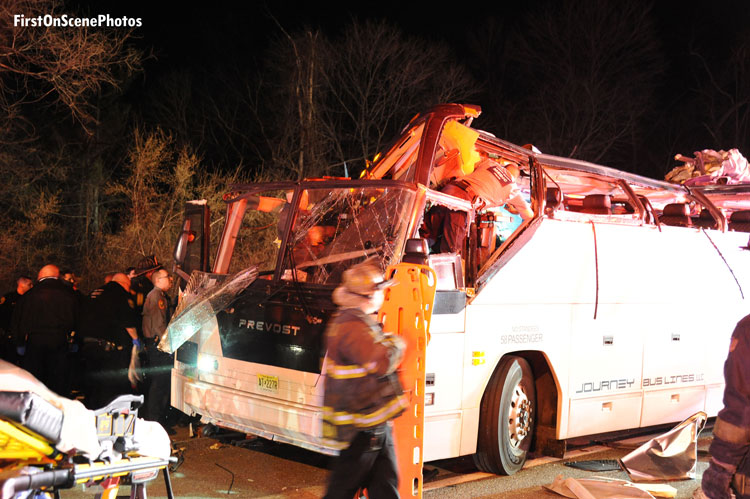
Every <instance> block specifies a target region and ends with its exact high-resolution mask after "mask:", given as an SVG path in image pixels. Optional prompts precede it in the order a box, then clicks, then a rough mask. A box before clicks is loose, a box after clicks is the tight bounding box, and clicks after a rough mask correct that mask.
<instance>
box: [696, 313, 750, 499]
mask: <svg viewBox="0 0 750 499" xmlns="http://www.w3.org/2000/svg"><path fill="white" fill-rule="evenodd" d="M748 359H750V315H749V316H747V317H745V318H744V319H742V320H741V321H740V322H739V323H738V324H737V327H736V328H735V329H734V333H732V340H731V343H730V344H729V355H728V356H727V360H726V362H725V363H724V381H725V383H726V385H725V387H724V408H723V409H722V410H721V411H720V412H719V415H718V417H717V418H716V424H715V425H714V431H713V432H714V439H713V441H712V442H711V447H709V449H708V452H709V453H710V454H711V464H710V465H709V467H708V469H707V470H706V471H705V472H704V473H703V480H702V483H701V487H702V489H703V494H705V497H709V498H711V499H728V498H730V497H733V496H732V495H731V494H732V491H733V492H734V494H735V497H737V498H745V499H747V498H750V362H748ZM694 497H701V494H700V490H697V491H696V494H695V495H694Z"/></svg>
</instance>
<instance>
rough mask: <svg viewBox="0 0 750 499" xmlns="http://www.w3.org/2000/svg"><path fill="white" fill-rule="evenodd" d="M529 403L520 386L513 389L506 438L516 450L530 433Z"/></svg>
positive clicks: (530, 415) (530, 416)
mask: <svg viewBox="0 0 750 499" xmlns="http://www.w3.org/2000/svg"><path fill="white" fill-rule="evenodd" d="M531 411H532V409H531V401H530V400H529V398H528V397H527V396H526V392H524V390H523V388H522V387H521V385H520V384H518V385H516V387H515V388H514V389H513V396H512V398H511V401H510V408H509V411H508V436H509V437H510V444H511V445H512V446H513V447H515V448H518V447H519V446H520V445H521V442H523V439H524V438H526V437H527V436H528V435H529V433H530V432H531V425H532V414H531Z"/></svg>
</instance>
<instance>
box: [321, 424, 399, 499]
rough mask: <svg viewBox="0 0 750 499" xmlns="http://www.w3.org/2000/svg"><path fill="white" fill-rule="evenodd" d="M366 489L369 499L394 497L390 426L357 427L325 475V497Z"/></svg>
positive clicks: (394, 466) (343, 498)
mask: <svg viewBox="0 0 750 499" xmlns="http://www.w3.org/2000/svg"><path fill="white" fill-rule="evenodd" d="M358 489H367V494H368V497H369V498H370V499H381V498H398V497H399V494H398V468H397V464H396V452H395V449H394V447H393V435H392V433H391V426H390V425H389V424H385V425H382V426H379V427H377V428H373V429H370V430H365V431H360V432H359V433H357V434H356V435H355V437H354V439H353V440H352V443H351V444H350V445H349V447H347V448H346V449H344V450H343V451H341V454H340V455H339V457H338V458H337V460H336V462H335V464H334V466H333V470H332V471H331V475H330V477H329V479H328V490H327V491H326V495H325V498H326V499H338V498H341V499H352V497H354V494H355V493H356V492H357V490H358Z"/></svg>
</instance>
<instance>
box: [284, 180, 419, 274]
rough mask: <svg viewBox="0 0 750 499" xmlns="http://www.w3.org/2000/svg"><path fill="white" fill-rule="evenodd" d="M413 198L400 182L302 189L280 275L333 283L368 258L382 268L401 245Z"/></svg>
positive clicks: (393, 257)
mask: <svg viewBox="0 0 750 499" xmlns="http://www.w3.org/2000/svg"><path fill="white" fill-rule="evenodd" d="M414 198H415V191H414V190H412V189H410V188H408V187H406V186H401V185H384V184H379V185H377V186H367V187H362V186H357V187H339V188H332V186H331V185H330V184H328V185H326V186H325V187H323V186H322V185H321V187H319V188H318V187H317V186H316V187H315V188H306V189H302V190H301V191H300V194H299V197H298V200H299V202H298V208H297V216H296V217H295V220H294V225H293V227H292V231H291V235H290V238H289V243H288V245H287V250H286V251H287V252H286V254H285V257H284V260H283V261H284V264H283V268H282V276H281V277H282V279H285V280H297V281H300V282H307V283H314V284H337V283H339V282H340V280H341V275H342V273H343V272H344V270H346V269H347V268H348V267H350V266H352V265H354V264H356V263H358V262H361V261H364V260H365V259H367V258H370V257H377V258H376V261H377V262H378V264H379V265H381V266H382V268H383V269H385V267H386V266H387V265H388V264H390V263H391V262H395V261H397V255H396V254H395V253H396V252H397V251H400V249H401V248H402V247H403V245H404V240H405V238H406V231H407V226H408V220H409V215H410V212H411V209H412V205H413V202H414Z"/></svg>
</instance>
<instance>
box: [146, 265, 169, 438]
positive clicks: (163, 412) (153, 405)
mask: <svg viewBox="0 0 750 499" xmlns="http://www.w3.org/2000/svg"><path fill="white" fill-rule="evenodd" d="M151 282H152V283H153V285H154V289H152V290H151V292H150V293H149V294H148V296H147V297H146V302H145V303H144V304H143V337H144V341H145V344H146V355H147V357H148V370H147V373H148V378H149V388H148V394H147V396H146V401H145V411H144V414H145V417H146V418H147V419H150V420H151V421H157V422H159V423H161V424H162V425H164V426H165V427H168V426H169V424H168V422H167V413H168V411H169V395H170V384H171V380H172V372H171V369H172V365H173V364H174V360H173V359H174V357H173V356H172V355H171V354H168V353H166V352H162V351H161V350H159V349H158V348H157V345H158V344H159V342H160V341H161V339H162V336H163V335H164V333H165V332H166V329H167V324H168V323H169V319H170V317H171V315H172V313H171V307H170V303H169V297H168V296H167V294H166V292H167V291H169V288H171V287H172V276H171V275H169V272H167V271H166V270H164V269H159V270H157V271H155V272H154V273H153V275H152V276H151ZM167 431H169V429H167Z"/></svg>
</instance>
